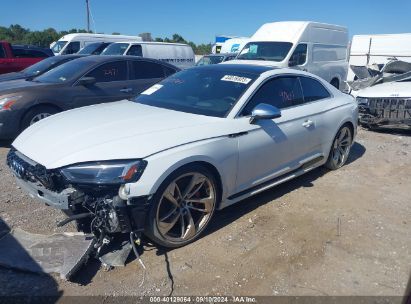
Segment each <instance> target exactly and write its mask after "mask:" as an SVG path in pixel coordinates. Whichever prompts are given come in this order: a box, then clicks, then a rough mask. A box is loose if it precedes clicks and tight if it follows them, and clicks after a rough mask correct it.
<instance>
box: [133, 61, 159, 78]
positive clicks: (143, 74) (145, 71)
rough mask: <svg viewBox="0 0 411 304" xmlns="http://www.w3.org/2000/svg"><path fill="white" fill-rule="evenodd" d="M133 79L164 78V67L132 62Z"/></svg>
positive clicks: (145, 62)
mask: <svg viewBox="0 0 411 304" xmlns="http://www.w3.org/2000/svg"><path fill="white" fill-rule="evenodd" d="M132 66H133V69H132V72H131V79H150V78H164V70H163V65H161V64H157V63H154V62H148V61H132Z"/></svg>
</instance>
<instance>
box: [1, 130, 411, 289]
mask: <svg viewBox="0 0 411 304" xmlns="http://www.w3.org/2000/svg"><path fill="white" fill-rule="evenodd" d="M410 135H411V134H410V133H406V132H401V133H395V132H386V133H384V132H370V131H365V130H359V135H358V137H357V142H356V143H355V145H354V146H353V150H352V154H351V156H350V159H349V163H348V164H347V165H346V166H345V167H343V168H342V169H340V170H338V171H334V172H327V171H326V170H324V169H318V170H315V171H313V172H311V173H309V174H307V175H305V176H303V177H300V178H298V179H296V180H293V181H291V182H288V183H286V184H284V185H282V186H279V187H277V188H275V189H273V190H269V191H266V192H265V193H263V194H261V195H258V196H256V197H254V198H251V199H247V200H245V201H243V202H240V203H239V204H237V205H235V206H232V207H229V208H227V209H225V210H223V211H221V212H218V213H217V214H216V216H215V218H214V220H213V222H212V225H211V227H210V229H209V230H208V231H207V233H206V235H205V236H203V237H202V238H201V239H200V240H198V241H196V242H195V243H193V244H191V245H188V246H186V247H184V248H180V249H175V250H172V251H168V252H165V251H162V250H159V249H157V248H155V247H150V246H146V247H145V249H146V251H145V252H144V253H143V255H142V258H143V260H144V262H145V264H146V265H147V268H148V272H147V277H146V279H145V282H144V284H143V286H142V287H139V285H140V282H141V280H142V273H143V272H142V269H141V267H139V265H138V264H137V262H136V261H135V260H131V261H130V262H129V263H128V264H127V265H126V267H124V268H116V269H114V270H111V271H109V272H106V271H104V270H103V269H100V265H99V264H98V263H97V262H93V263H90V264H89V265H88V266H87V267H86V268H85V269H83V270H82V271H80V273H79V274H78V275H77V276H76V278H75V279H76V283H69V282H64V281H61V280H60V279H59V278H58V276H55V275H53V276H46V275H44V276H40V275H34V274H28V273H21V272H15V271H12V270H7V269H1V268H0V286H1V288H0V295H1V294H27V293H30V292H34V293H35V294H41V295H43V294H48V295H50V294H52V295H57V294H64V295H168V294H170V293H171V292H173V295H219V294H223V295H231V294H235V295H385V296H388V295H403V294H404V292H405V289H406V286H407V282H408V279H409V276H410V274H411V242H410V236H411V216H410V215H411V170H410V168H411V149H410V147H411V136H410ZM7 151H8V149H7V148H0V163H1V165H0V176H1V179H0V217H1V218H2V219H3V220H4V221H6V222H7V223H8V224H9V225H10V226H11V227H20V228H22V229H24V230H26V231H29V232H36V233H45V234H48V233H50V232H53V231H59V230H58V229H56V228H55V222H56V218H57V219H62V218H63V216H62V215H61V214H60V213H59V212H58V211H56V210H53V209H51V208H49V207H45V206H43V205H41V204H38V203H36V202H33V201H32V200H31V199H30V198H29V197H28V196H26V195H25V194H24V193H23V192H22V191H21V190H20V189H18V188H17V186H16V184H15V183H14V181H13V178H12V176H11V174H10V173H9V171H8V169H7V168H6V166H5V164H4V163H5V156H6V153H7ZM339 222H340V223H341V225H340V229H338V223H339ZM66 230H67V228H66ZM0 250H3V249H2V248H0Z"/></svg>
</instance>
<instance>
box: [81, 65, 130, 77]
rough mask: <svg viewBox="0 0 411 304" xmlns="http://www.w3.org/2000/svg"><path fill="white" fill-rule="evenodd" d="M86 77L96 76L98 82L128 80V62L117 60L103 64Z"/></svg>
mask: <svg viewBox="0 0 411 304" xmlns="http://www.w3.org/2000/svg"><path fill="white" fill-rule="evenodd" d="M85 77H94V78H96V82H110V81H121V80H127V62H126V61H116V62H109V63H105V64H102V65H100V66H99V67H97V68H95V69H94V70H93V71H91V72H90V73H88V74H87V75H86V76H85Z"/></svg>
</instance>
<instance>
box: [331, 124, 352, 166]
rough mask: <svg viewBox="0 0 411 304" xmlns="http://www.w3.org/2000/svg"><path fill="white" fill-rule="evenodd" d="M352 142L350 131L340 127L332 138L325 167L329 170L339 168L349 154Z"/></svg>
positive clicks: (347, 128) (345, 126)
mask: <svg viewBox="0 0 411 304" xmlns="http://www.w3.org/2000/svg"><path fill="white" fill-rule="evenodd" d="M352 140H353V137H352V132H351V129H350V128H349V127H348V126H347V125H344V126H342V127H341V128H340V130H338V132H337V135H336V136H335V138H334V141H333V144H332V146H331V150H330V154H329V156H328V159H327V162H326V163H325V167H327V168H328V169H330V170H336V169H339V168H341V167H342V166H343V165H344V164H345V163H346V161H347V159H348V155H349V154H350V149H351V145H352Z"/></svg>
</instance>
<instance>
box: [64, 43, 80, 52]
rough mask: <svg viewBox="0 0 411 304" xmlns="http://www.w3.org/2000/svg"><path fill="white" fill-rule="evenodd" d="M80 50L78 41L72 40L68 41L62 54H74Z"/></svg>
mask: <svg viewBox="0 0 411 304" xmlns="http://www.w3.org/2000/svg"><path fill="white" fill-rule="evenodd" d="M79 50H80V41H72V42H70V43H69V44H68V45H67V47H66V49H65V50H64V54H75V53H77V52H78V51H79Z"/></svg>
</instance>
